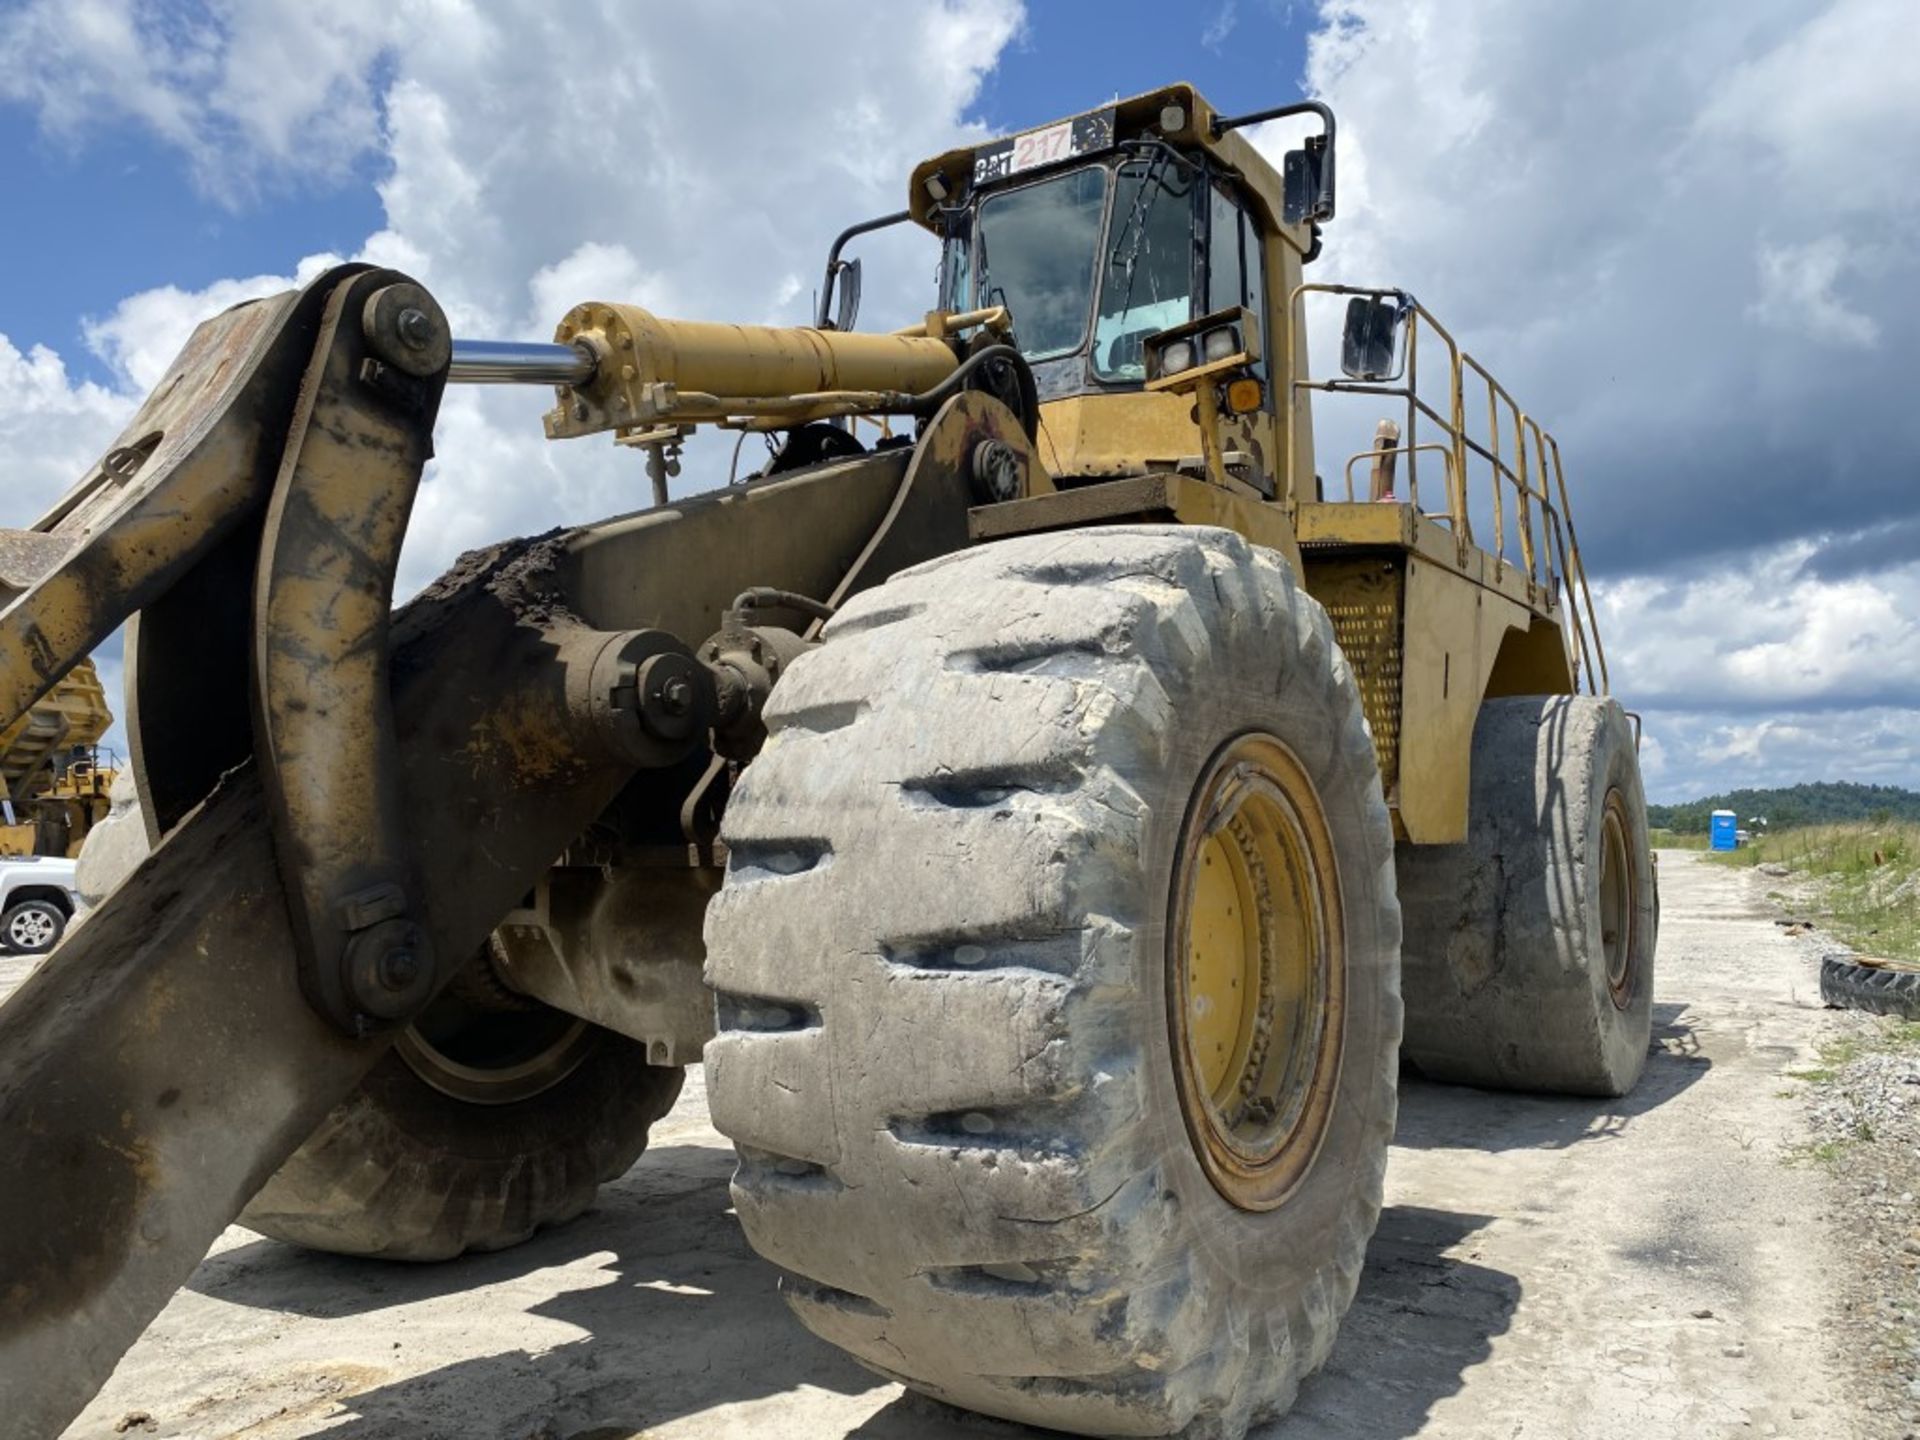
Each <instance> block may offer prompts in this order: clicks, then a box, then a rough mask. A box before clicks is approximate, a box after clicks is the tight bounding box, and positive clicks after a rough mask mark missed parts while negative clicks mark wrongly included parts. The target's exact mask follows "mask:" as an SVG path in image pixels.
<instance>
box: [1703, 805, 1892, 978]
mask: <svg viewBox="0 0 1920 1440" xmlns="http://www.w3.org/2000/svg"><path fill="white" fill-rule="evenodd" d="M1707 859H1708V860H1709V861H1710V862H1711V863H1713V864H1715V865H1731V866H1735V867H1746V866H1754V865H1767V864H1772V865H1782V866H1785V867H1786V868H1787V869H1788V870H1790V871H1792V872H1794V873H1795V874H1797V875H1805V876H1810V877H1812V878H1813V879H1816V880H1819V881H1820V882H1821V887H1820V892H1819V895H1818V897H1817V898H1816V899H1814V900H1813V901H1810V902H1808V904H1809V908H1810V909H1811V910H1812V911H1813V913H1814V915H1815V916H1816V917H1817V918H1818V919H1819V921H1820V922H1821V924H1822V925H1823V926H1824V927H1825V928H1827V929H1829V930H1831V931H1832V932H1833V933H1834V934H1836V935H1838V936H1839V937H1840V938H1841V939H1842V940H1844V941H1845V942H1846V943H1847V944H1849V945H1851V946H1852V947H1853V948H1854V949H1856V950H1859V951H1862V952H1863V953H1867V954H1873V955H1885V956H1888V957H1891V958H1897V959H1908V960H1920V825H1914V824H1910V823H1898V822H1893V823H1885V824H1874V823H1868V822H1862V823H1858V824H1850V825H1809V826H1807V827H1805V828H1803V829H1797V830H1781V831H1776V832H1775V833H1773V834H1770V835H1763V836H1760V837H1759V838H1757V839H1756V840H1754V841H1753V842H1752V843H1751V844H1748V845H1742V846H1741V847H1740V848H1739V849H1738V850H1722V851H1713V852H1710V853H1709V854H1708V856H1707Z"/></svg>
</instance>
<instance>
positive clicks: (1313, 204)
mask: <svg viewBox="0 0 1920 1440" xmlns="http://www.w3.org/2000/svg"><path fill="white" fill-rule="evenodd" d="M1327 141H1328V137H1327V136H1325V135H1309V136H1308V137H1307V143H1306V145H1305V147H1304V148H1302V149H1299V150H1289V151H1288V152H1287V155H1286V159H1285V160H1284V161H1283V162H1282V164H1281V181H1282V187H1281V203H1280V212H1281V218H1282V219H1284V220H1285V221H1286V222H1287V224H1289V225H1299V224H1302V223H1312V224H1315V225H1319V224H1323V223H1324V222H1326V221H1328V220H1331V219H1333V146H1331V145H1330V144H1328V143H1327Z"/></svg>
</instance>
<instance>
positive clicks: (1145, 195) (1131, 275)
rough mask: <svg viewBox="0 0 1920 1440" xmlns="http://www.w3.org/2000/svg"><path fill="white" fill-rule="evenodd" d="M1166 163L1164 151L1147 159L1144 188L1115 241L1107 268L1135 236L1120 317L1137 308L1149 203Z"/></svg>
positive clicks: (1139, 191)
mask: <svg viewBox="0 0 1920 1440" xmlns="http://www.w3.org/2000/svg"><path fill="white" fill-rule="evenodd" d="M1166 163H1167V152H1166V151H1164V150H1158V151H1155V152H1154V156H1153V159H1151V160H1149V161H1148V162H1147V173H1146V174H1145V175H1144V176H1142V177H1141V180H1140V188H1139V190H1138V191H1137V192H1135V194H1134V197H1133V205H1132V207H1131V208H1130V209H1129V211H1128V214H1127V225H1126V228H1125V229H1124V230H1122V231H1121V232H1120V238H1119V239H1118V240H1116V241H1115V242H1114V245H1113V249H1112V250H1111V251H1109V252H1108V254H1107V269H1108V271H1109V272H1111V271H1112V269H1113V265H1114V262H1115V261H1116V260H1119V258H1120V247H1121V246H1122V245H1125V244H1126V243H1127V240H1128V238H1129V237H1131V238H1132V240H1133V247H1132V248H1131V249H1130V250H1128V251H1127V258H1126V261H1125V262H1124V265H1123V267H1122V268H1123V270H1124V272H1125V274H1126V277H1127V291H1126V294H1125V295H1123V296H1121V297H1120V298H1121V303H1120V310H1119V312H1118V318H1119V319H1121V320H1124V319H1126V317H1127V315H1128V314H1129V313H1131V311H1132V310H1133V285H1134V281H1135V279H1136V278H1137V277H1138V275H1139V273H1140V267H1139V261H1140V247H1141V246H1142V245H1143V244H1145V243H1146V238H1147V227H1146V223H1145V222H1146V214H1147V205H1148V201H1149V197H1150V196H1151V195H1152V194H1153V191H1154V187H1155V186H1156V185H1158V184H1159V183H1160V171H1161V170H1162V169H1163V168H1164V167H1165V165H1166ZM1103 284H1104V282H1103Z"/></svg>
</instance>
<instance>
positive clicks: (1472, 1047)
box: [1398, 696, 1656, 1096]
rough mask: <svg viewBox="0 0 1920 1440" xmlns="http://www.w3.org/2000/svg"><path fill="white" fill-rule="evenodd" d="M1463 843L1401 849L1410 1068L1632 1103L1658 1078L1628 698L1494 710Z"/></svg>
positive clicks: (1645, 873) (1650, 877)
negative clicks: (1652, 1071) (1648, 1079)
mask: <svg viewBox="0 0 1920 1440" xmlns="http://www.w3.org/2000/svg"><path fill="white" fill-rule="evenodd" d="M1472 764H1473V770H1472V791H1471V803H1470V818H1469V832H1468V837H1467V842H1466V843H1465V844H1464V845H1447V846H1431V847H1416V846H1410V845H1404V844H1403V845H1401V846H1400V847H1399V854H1398V871H1399V885H1400V903H1401V908H1402V912H1403V916H1404V922H1405V934H1406V938H1405V942H1404V948H1403V985H1404V987H1405V994H1406V1005H1407V1025H1406V1046H1405V1049H1406V1054H1407V1058H1408V1059H1410V1060H1411V1061H1412V1062H1413V1063H1414V1064H1415V1065H1416V1066H1417V1067H1418V1068H1419V1069H1420V1071H1421V1072H1422V1073H1423V1074H1425V1075H1427V1076H1429V1077H1430V1078H1432V1079H1435V1080H1445V1081H1452V1082H1456V1083H1459V1084H1465V1085H1482V1086H1488V1087H1491V1088H1498V1089H1513V1090H1541V1091H1548V1092H1553V1093H1560V1094H1570V1095H1599V1096H1607V1095H1624V1094H1625V1093H1626V1092H1627V1091H1628V1090H1630V1089H1632V1088H1633V1084H1634V1082H1635V1081H1636V1080H1638V1079H1639V1077H1640V1072H1641V1070H1642V1069H1643V1068H1644V1066H1645V1064H1646V1057H1647V1046H1648V1043H1649V1038H1650V1035H1651V1031H1652V1017H1653V964H1654V955H1653V941H1654V935H1655V926H1656V917H1655V896H1654V874H1653V859H1652V852H1651V850H1650V849H1649V847H1648V843H1647V816H1646V799H1645V796H1644V795H1643V793H1642V791H1641V786H1640V767H1639V761H1638V759H1637V757H1636V755H1635V753H1634V740H1633V729H1632V725H1631V723H1630V722H1629V721H1628V719H1627V716H1626V713H1625V711H1623V710H1622V709H1621V708H1620V705H1619V703H1618V702H1617V701H1614V700H1610V699H1604V698H1596V697H1591V696H1528V697H1522V698H1514V699H1498V700H1489V701H1487V702H1486V703H1485V704H1484V705H1483V706H1482V707H1481V711H1480V720H1479V723H1478V725H1477V726H1476V728H1475V730H1474V737H1473V762H1472Z"/></svg>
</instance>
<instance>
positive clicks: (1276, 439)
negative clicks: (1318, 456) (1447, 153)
mask: <svg viewBox="0 0 1920 1440" xmlns="http://www.w3.org/2000/svg"><path fill="white" fill-rule="evenodd" d="M1295 113H1311V114H1315V115H1318V116H1320V118H1321V119H1322V122H1323V123H1324V124H1325V125H1326V126H1327V133H1326V134H1324V135H1319V136H1315V137H1312V139H1310V140H1309V141H1308V144H1307V147H1306V148H1305V149H1304V150H1301V151H1295V152H1293V153H1292V154H1290V155H1289V156H1288V157H1287V161H1286V166H1285V168H1286V172H1287V173H1286V177H1285V179H1284V181H1283V179H1282V177H1281V175H1279V174H1277V173H1276V172H1275V171H1274V169H1273V168H1272V167H1271V166H1270V165H1269V164H1268V163H1267V161H1266V160H1265V158H1264V157H1263V156H1262V155H1261V154H1260V153H1259V152H1258V151H1257V150H1255V149H1254V147H1253V146H1252V145H1251V144H1249V143H1248V142H1247V141H1246V140H1244V139H1243V138H1242V137H1241V136H1239V135H1237V134H1234V133H1232V132H1233V130H1234V129H1235V128H1236V127H1237V126H1240V125H1245V124H1250V123H1253V122H1255V121H1258V120H1265V119H1272V118H1276V117H1278V116H1280V115H1285V114H1295ZM1330 140H1331V116H1330V115H1328V114H1327V112H1326V110H1325V107H1323V106H1319V105H1312V104H1309V105H1298V106H1288V107H1284V108H1282V109H1281V110H1277V111H1267V112H1261V113H1260V114H1258V115H1252V116H1246V117H1242V118H1239V119H1228V118H1224V117H1221V116H1217V115H1215V114H1214V112H1213V111H1212V109H1211V107H1209V106H1208V105H1207V104H1206V102H1205V101H1204V100H1203V99H1201V98H1200V97H1199V96H1198V95H1197V94H1196V93H1194V91H1193V90H1192V88H1191V87H1190V86H1184V85H1180V86H1172V87H1169V88H1168V89H1165V90H1161V91H1155V92H1153V93H1151V94H1148V95H1143V96H1137V97H1135V98H1134V99H1131V100H1125V101H1120V102H1117V103H1116V104H1114V105H1110V106H1107V107H1105V108H1103V109H1100V110H1094V111H1090V112H1088V113H1086V114H1083V115H1078V116H1075V117H1073V118H1071V119H1067V120H1061V121H1058V122H1056V123H1055V124H1052V125H1047V126H1043V127H1041V128H1040V129H1037V130H1031V131H1027V132H1025V133H1023V134H1020V135H1016V136H1012V137H1010V138H1006V139H1001V140H996V141H991V142H989V143H987V144H985V145H982V146H979V147H977V148H973V149H968V150H955V151H950V152H948V153H947V154H946V155H943V156H940V157H938V158H937V159H934V160H930V161H928V162H926V163H925V164H923V165H921V166H920V167H919V168H918V169H917V170H916V171H915V172H914V175H913V180H912V194H911V207H912V208H911V211H910V213H911V216H912V218H913V219H914V220H917V221H918V222H919V223H920V224H921V225H923V226H925V227H926V228H927V229H929V230H932V231H933V232H934V233H935V234H936V235H938V236H939V237H940V239H941V242H942V251H941V266H940V308H941V309H942V310H944V311H947V312H949V313H956V312H964V311H975V310H984V309H989V308H991V307H996V306H1004V307H1005V308H1006V310H1007V312H1008V313H1009V315H1010V316H1011V319H1012V327H1013V340H1014V343H1015V344H1016V345H1017V346H1018V348H1019V350H1020V352H1021V354H1022V355H1023V356H1024V357H1025V358H1026V360H1027V362H1028V364H1029V365H1030V366H1031V368H1032V371H1033V377H1034V382H1035V387H1036V389H1037V391H1038V396H1039V400H1040V434H1039V436H1038V444H1039V450H1040V455H1041V457H1042V459H1043V461H1044V463H1045V464H1046V465H1047V468H1048V469H1049V470H1050V471H1052V472H1053V475H1054V478H1055V480H1056V483H1060V484H1072V483H1074V482H1075V481H1088V480H1099V479H1111V478H1113V477H1115V476H1122V475H1129V474H1141V473H1145V472H1147V471H1150V470H1155V469H1192V468H1195V467H1196V466H1197V465H1198V464H1199V456H1200V453H1201V450H1202V446H1201V443H1200V437H1199V433H1198V420H1197V418H1196V415H1195V406H1194V402H1193V400H1192V398H1191V397H1190V396H1188V395H1186V394H1184V393H1169V387H1168V386H1166V385H1165V384H1160V383H1153V382H1154V381H1155V380H1157V379H1158V378H1159V377H1158V376H1157V375H1153V376H1150V374H1149V360H1150V352H1151V351H1152V349H1153V346H1152V342H1153V341H1154V340H1155V338H1156V337H1158V336H1162V335H1164V334H1165V332H1168V331H1171V330H1176V329H1179V328H1180V327H1185V326H1190V325H1191V324H1192V323H1193V322H1195V321H1198V320H1201V319H1202V318H1203V317H1210V316H1227V315H1229V314H1230V313H1231V312H1238V314H1237V315H1233V316H1232V318H1233V319H1234V320H1235V321H1236V322H1237V324H1238V325H1239V326H1240V327H1243V328H1244V329H1245V330H1250V331H1252V332H1253V333H1252V334H1251V335H1241V332H1240V331H1239V330H1236V332H1235V333H1236V335H1239V336H1240V338H1242V339H1244V340H1245V342H1246V343H1245V344H1244V346H1242V347H1237V348H1243V349H1245V350H1246V351H1247V353H1248V354H1249V356H1250V359H1249V360H1248V362H1247V363H1246V364H1245V365H1244V366H1242V367H1240V373H1242V374H1243V375H1244V376H1245V377H1246V378H1250V379H1251V380H1253V381H1256V382H1258V383H1257V384H1256V385H1253V386H1246V385H1243V386H1241V387H1239V388H1238V389H1237V390H1236V392H1235V394H1236V396H1237V397H1238V399H1239V401H1240V402H1241V403H1243V404H1246V406H1247V408H1246V409H1244V410H1241V409H1239V408H1238V406H1236V407H1234V408H1233V409H1231V410H1229V411H1228V412H1226V413H1223V414H1222V416H1221V424H1222V427H1223V444H1224V445H1225V447H1226V451H1227V454H1228V457H1229V462H1230V463H1229V470H1230V472H1231V473H1232V474H1233V475H1234V476H1235V482H1236V486H1238V485H1245V486H1246V487H1247V488H1248V489H1250V490H1252V491H1253V492H1255V493H1257V494H1258V495H1260V496H1263V497H1265V498H1274V496H1275V479H1276V476H1277V475H1278V474H1279V473H1280V472H1281V471H1282V469H1283V468H1284V467H1283V465H1282V463H1281V452H1280V451H1279V449H1278V447H1279V445H1281V444H1282V443H1285V431H1286V430H1287V428H1288V426H1287V425H1286V422H1285V419H1284V417H1283V415H1282V413H1281V412H1282V410H1283V408H1284V407H1283V405H1282V401H1283V400H1284V399H1285V398H1286V397H1285V396H1284V395H1283V394H1276V391H1279V390H1282V389H1283V388H1284V380H1285V376H1286V366H1285V365H1284V364H1282V365H1280V366H1279V367H1278V369H1279V375H1280V377H1281V383H1280V384H1275V383H1273V382H1272V381H1271V378H1270V373H1269V370H1270V367H1269V362H1268V360H1267V358H1266V357H1267V356H1269V355H1282V356H1283V355H1285V353H1286V350H1285V347H1284V343H1283V340H1282V337H1281V335H1280V334H1279V333H1278V326H1279V325H1280V324H1281V320H1280V318H1278V317H1277V316H1276V312H1284V310H1285V297H1286V295H1287V294H1288V293H1289V292H1290V290H1291V288H1292V287H1293V286H1294V285H1297V284H1298V283H1299V281H1300V266H1301V264H1302V263H1304V262H1305V261H1306V260H1309V259H1311V258H1312V257H1313V255H1314V254H1315V253H1317V251H1318V222H1319V221H1320V220H1323V219H1327V218H1330V217H1331V215H1332V213H1333V198H1332V197H1333V172H1332V161H1331V147H1330ZM1203 339H1204V337H1203ZM1168 353H1174V352H1173V351H1172V350H1171V349H1170V350H1169V352H1168ZM1185 353H1187V354H1189V355H1191V356H1192V357H1193V359H1194V362H1195V363H1198V360H1199V357H1200V354H1201V349H1200V348H1197V347H1189V349H1188V351H1187V352H1185ZM1172 388H1173V389H1175V390H1177V389H1178V387H1172Z"/></svg>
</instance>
